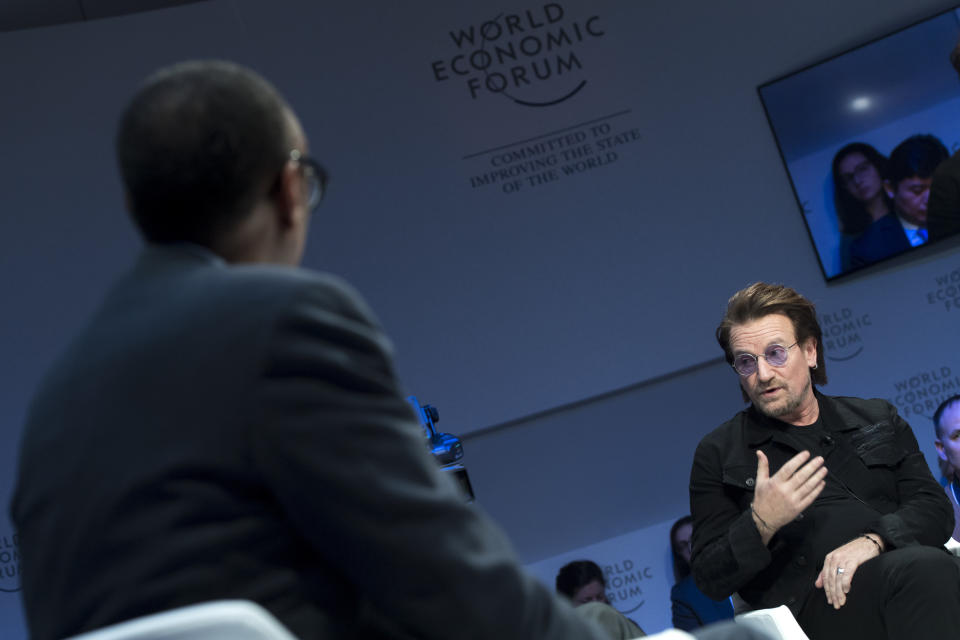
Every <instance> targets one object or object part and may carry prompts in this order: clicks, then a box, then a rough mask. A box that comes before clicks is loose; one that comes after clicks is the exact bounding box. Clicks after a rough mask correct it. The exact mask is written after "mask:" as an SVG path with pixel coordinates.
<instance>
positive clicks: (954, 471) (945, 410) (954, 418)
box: [933, 395, 960, 542]
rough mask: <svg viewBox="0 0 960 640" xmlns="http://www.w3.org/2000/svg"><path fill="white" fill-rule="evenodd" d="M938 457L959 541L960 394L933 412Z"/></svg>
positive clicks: (944, 402)
mask: <svg viewBox="0 0 960 640" xmlns="http://www.w3.org/2000/svg"><path fill="white" fill-rule="evenodd" d="M933 426H934V428H935V429H936V432H937V439H936V442H935V444H936V446H937V454H938V455H939V456H940V459H941V460H943V461H944V462H946V463H947V466H948V469H949V473H950V475H948V476H947V485H946V487H945V489H946V491H947V498H948V499H949V500H950V504H952V505H953V516H954V527H953V536H952V537H953V539H954V540H955V541H957V542H960V502H958V501H960V395H955V396H951V397H949V398H947V399H946V400H944V401H943V402H942V403H941V404H940V406H939V407H937V411H936V413H934V414H933Z"/></svg>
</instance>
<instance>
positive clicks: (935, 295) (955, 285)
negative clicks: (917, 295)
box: [927, 267, 960, 311]
mask: <svg viewBox="0 0 960 640" xmlns="http://www.w3.org/2000/svg"><path fill="white" fill-rule="evenodd" d="M933 280H934V287H933V289H932V290H931V291H929V292H928V293H927V304H932V305H935V306H937V307H939V308H941V309H943V310H944V311H956V310H957V309H960V267H958V268H956V269H954V270H953V271H951V272H949V273H945V274H943V275H939V276H935V277H934V279H933Z"/></svg>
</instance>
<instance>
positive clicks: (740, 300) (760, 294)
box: [716, 282, 827, 401]
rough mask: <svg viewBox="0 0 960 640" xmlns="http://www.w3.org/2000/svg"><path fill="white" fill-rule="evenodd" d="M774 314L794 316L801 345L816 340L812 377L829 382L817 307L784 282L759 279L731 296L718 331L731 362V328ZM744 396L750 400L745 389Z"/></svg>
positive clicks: (798, 340) (815, 381) (816, 382)
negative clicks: (815, 363) (815, 356)
mask: <svg viewBox="0 0 960 640" xmlns="http://www.w3.org/2000/svg"><path fill="white" fill-rule="evenodd" d="M774 313H779V314H782V315H785V316H787V317H788V318H790V322H791V323H792V324H793V331H794V333H795V334H796V337H797V342H799V343H800V344H801V345H802V344H803V343H804V342H806V341H807V340H808V339H809V338H813V339H814V340H815V341H816V346H817V366H816V367H811V368H810V378H811V379H812V380H813V383H814V384H818V385H824V384H827V365H826V362H825V361H824V358H823V330H822V329H821V328H820V323H819V322H818V321H817V309H816V307H815V306H814V304H813V303H812V302H810V301H809V300H807V299H806V298H804V297H803V296H802V295H800V294H799V293H797V292H796V291H795V290H793V289H791V288H790V287H786V286H784V285H782V284H767V283H766V282H755V283H754V284H752V285H750V286H749V287H747V288H745V289H741V290H740V291H737V292H736V293H735V294H733V296H731V298H730V300H729V301H728V302H727V311H726V313H725V314H724V316H723V320H722V321H721V322H720V326H719V327H717V334H716V335H717V342H719V343H720V347H721V348H722V349H723V354H724V356H725V357H726V359H727V363H728V364H731V365H732V364H733V351H731V350H730V331H731V330H732V329H733V328H734V327H735V326H737V325H740V324H745V323H747V322H751V321H753V320H759V319H760V318H763V317H765V316H768V315H771V314H774ZM784 346H786V345H784ZM741 391H742V389H741ZM743 399H744V401H746V400H748V399H749V398H748V397H747V395H746V393H745V392H744V393H743Z"/></svg>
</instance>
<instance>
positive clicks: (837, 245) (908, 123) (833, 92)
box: [757, 5, 960, 281]
mask: <svg viewBox="0 0 960 640" xmlns="http://www.w3.org/2000/svg"><path fill="white" fill-rule="evenodd" d="M958 40H960V5H957V6H955V7H953V8H951V9H947V10H946V11H941V12H938V13H936V14H934V15H931V16H929V17H927V18H924V19H922V20H918V21H916V22H913V23H911V24H909V25H906V26H904V27H901V28H899V29H897V30H895V31H892V32H890V33H887V34H885V35H883V36H880V37H877V38H874V39H872V40H870V41H868V42H865V43H863V44H860V45H857V46H855V47H852V48H850V49H847V50H846V51H843V52H841V53H839V54H836V55H832V56H830V57H827V58H824V59H822V60H820V61H818V62H815V63H813V64H810V65H807V66H805V67H803V68H800V69H797V70H795V71H792V72H789V73H786V74H784V75H782V76H779V77H777V78H774V79H773V80H770V81H768V82H765V83H763V84H761V85H760V86H758V87H757V93H758V95H759V97H760V102H761V104H762V105H763V109H764V113H765V114H766V117H767V122H768V124H769V125H770V129H771V131H772V133H773V136H774V140H775V141H776V144H777V149H778V151H779V153H780V158H781V160H782V161H783V165H784V168H785V169H786V171H787V175H788V177H789V179H790V186H791V188H792V190H793V194H794V197H795V200H796V204H797V206H798V207H799V209H800V214H801V216H802V218H803V221H804V224H805V226H806V229H807V234H808V236H809V238H810V242H811V244H812V245H813V248H814V251H815V252H816V254H817V259H818V261H819V263H820V269H821V272H822V273H823V276H824V278H825V279H826V280H827V281H831V280H835V279H836V278H840V277H843V276H846V275H848V274H850V273H854V272H857V271H860V270H862V269H864V268H868V267H872V266H873V265H875V264H879V263H882V262H885V261H887V260H888V259H891V258H893V257H895V256H900V255H904V254H909V255H911V256H913V257H916V256H918V255H922V254H923V253H926V250H927V249H928V248H929V246H930V245H932V244H935V243H937V242H938V241H939V240H941V239H942V238H936V237H931V238H930V239H929V240H927V241H924V240H923V239H922V238H923V236H922V235H918V234H917V232H916V231H914V230H913V227H912V225H911V224H910V222H912V221H916V220H917V219H919V218H914V219H910V214H909V213H906V212H905V213H904V215H905V216H907V218H903V219H901V218H900V217H898V216H897V215H896V213H897V212H898V211H903V209H902V207H907V208H908V210H909V206H910V204H909V203H907V202H906V200H905V198H900V199H896V196H898V192H897V191H896V188H898V187H899V186H900V185H903V191H902V193H904V194H905V193H907V187H908V186H909V184H908V183H907V181H906V180H903V181H902V182H899V183H897V187H896V188H895V187H894V185H893V184H891V183H889V182H884V181H883V178H884V177H885V176H882V175H879V174H880V173H881V171H880V170H878V172H877V176H874V177H873V179H872V182H871V178H870V176H871V175H872V174H871V173H870V169H869V167H870V166H871V165H872V164H873V163H870V162H868V163H866V164H864V162H862V160H863V158H862V157H860V158H857V157H856V156H855V157H854V158H855V159H860V160H861V162H858V163H856V171H858V172H863V174H864V175H865V176H866V177H865V178H864V181H865V183H866V184H864V185H859V184H858V185H856V188H857V189H860V190H859V191H856V195H859V196H861V198H854V197H853V194H854V189H855V186H854V185H853V174H852V173H850V172H846V173H844V175H846V176H847V177H846V181H847V182H846V183H847V184H849V185H850V186H849V188H848V189H844V194H840V195H838V194H837V193H836V192H837V191H840V190H839V189H836V188H835V185H834V179H833V162H834V157H835V155H836V154H837V152H838V151H839V150H840V149H842V148H844V147H845V146H846V145H848V144H850V143H854V142H860V143H867V144H868V145H870V146H871V147H873V148H875V149H876V150H877V151H879V153H880V154H882V155H883V156H884V157H885V158H887V160H889V155H890V153H891V152H892V151H893V150H894V149H895V148H896V147H897V146H898V145H899V144H900V143H901V142H903V141H904V140H906V139H907V138H909V137H911V136H915V135H924V136H925V135H928V134H929V135H932V136H934V137H935V138H937V139H938V140H939V141H940V142H942V143H943V146H944V148H945V150H946V153H947V154H948V155H950V156H952V155H953V154H954V152H956V151H957V150H958V149H960V77H958V71H957V70H954V68H953V67H952V66H951V61H950V54H951V51H952V50H953V48H954V47H955V46H958ZM937 148H938V147H936V145H935V144H934V143H932V142H930V141H929V140H926V141H925V142H924V141H919V142H918V141H911V142H910V143H908V144H907V145H905V146H904V148H902V149H901V150H900V151H899V152H898V153H897V159H898V162H896V163H893V165H894V166H900V167H902V166H904V163H903V162H900V161H899V160H902V159H903V158H905V157H908V156H910V155H911V154H910V153H909V151H910V150H913V154H912V156H911V157H914V158H916V157H917V152H916V149H921V150H923V154H925V155H922V156H921V157H924V158H925V159H924V161H923V162H922V163H921V164H924V165H925V166H926V165H931V164H933V165H935V164H936V163H937V161H938V159H939V158H941V157H942V155H941V153H942V152H941V151H938V150H937ZM928 149H929V151H927V150H928ZM852 153H853V152H852V151H851V150H849V149H848V150H846V151H845V153H844V154H843V157H842V158H840V160H843V159H845V158H847V156H850V155H851V154H852ZM861 156H862V154H861ZM877 162H878V163H879V162H884V160H883V159H881V160H877ZM956 162H957V167H958V175H957V178H956V181H957V188H960V153H958V158H957V160H956ZM915 164H916V163H915V162H914V165H911V166H915ZM849 165H850V166H852V165H853V161H850V163H849ZM884 166H885V167H889V166H891V165H890V163H889V162H888V161H887V162H885V165H884ZM844 168H846V165H845V167H844ZM945 169H946V167H944V169H942V170H941V172H943V171H944V170H945ZM924 171H925V170H924ZM884 172H888V173H889V170H888V169H884ZM895 173H896V172H895ZM901 173H902V172H901ZM876 177H879V178H880V180H881V185H882V190H881V193H882V194H888V193H890V190H891V189H892V188H893V189H894V190H893V196H894V198H891V197H890V196H889V195H881V196H880V198H879V200H881V201H882V202H879V201H878V197H877V196H876V195H873V196H872V199H871V200H868V201H867V202H869V203H871V204H873V205H874V206H872V207H870V209H871V212H870V213H868V211H867V209H868V207H866V206H864V205H862V204H860V202H861V199H862V197H865V196H870V193H873V194H876V191H875V189H874V187H873V186H871V185H873V184H875V183H876ZM938 180H941V182H940V186H939V187H938V188H939V193H943V190H944V189H945V188H946V187H947V186H949V185H948V184H946V182H948V181H944V179H943V178H938ZM915 188H916V189H918V190H919V188H920V187H915ZM938 188H935V189H934V191H935V192H936V191H938ZM838 198H839V199H840V202H837V199H838ZM939 201H940V202H943V198H940V200H939ZM851 203H852V204H851ZM838 204H839V206H840V207H841V208H843V211H844V213H845V216H844V220H845V223H846V226H847V227H848V230H849V231H850V233H841V231H840V227H841V226H842V225H843V224H844V223H842V222H840V218H841V217H840V216H839V215H838V213H837V209H838ZM957 204H958V206H960V202H958V203H957ZM844 205H846V206H844ZM938 209H941V210H942V209H943V207H942V206H941V207H938ZM884 210H886V211H887V212H889V214H890V215H883V212H884ZM951 213H953V212H951ZM871 215H872V216H873V217H872V218H871V217H870V216H871ZM954 215H956V216H958V217H960V210H958V211H957V212H956V213H955V214H954ZM920 217H921V218H922V215H921V216H920ZM903 220H906V224H904V222H903ZM901 233H902V237H901ZM921 233H925V232H921ZM910 238H913V240H910ZM911 242H914V243H922V244H919V245H917V246H911V244H910V243H911Z"/></svg>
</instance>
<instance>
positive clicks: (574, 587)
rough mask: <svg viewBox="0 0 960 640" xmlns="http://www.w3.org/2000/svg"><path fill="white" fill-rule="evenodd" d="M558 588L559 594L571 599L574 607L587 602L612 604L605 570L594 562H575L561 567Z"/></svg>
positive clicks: (557, 581) (558, 573)
mask: <svg viewBox="0 0 960 640" xmlns="http://www.w3.org/2000/svg"><path fill="white" fill-rule="evenodd" d="M556 586H557V593H559V594H561V595H565V596H567V597H568V598H570V601H571V602H572V603H573V605H574V606H578V605H581V604H584V603H585V602H605V603H607V604H610V601H609V600H608V599H607V581H606V579H605V578H604V577H603V570H601V569H600V566H599V565H598V564H597V563H596V562H594V561H592V560H574V561H573V562H568V563H567V564H565V565H563V566H562V567H560V571H558V572H557V580H556Z"/></svg>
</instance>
